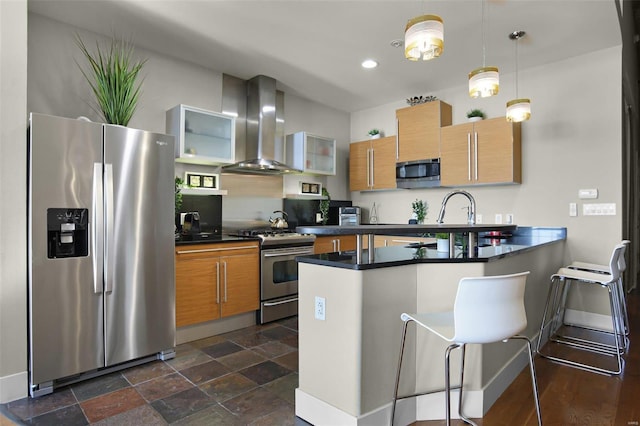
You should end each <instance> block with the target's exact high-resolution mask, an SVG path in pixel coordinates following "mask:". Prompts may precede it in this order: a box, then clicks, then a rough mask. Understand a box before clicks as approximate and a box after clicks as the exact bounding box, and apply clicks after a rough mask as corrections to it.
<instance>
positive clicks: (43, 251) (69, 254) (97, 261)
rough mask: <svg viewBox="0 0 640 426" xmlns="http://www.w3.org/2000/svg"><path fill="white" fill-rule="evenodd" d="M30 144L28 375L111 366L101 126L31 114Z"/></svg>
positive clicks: (38, 377) (50, 376) (35, 379)
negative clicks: (103, 246) (102, 239)
mask: <svg viewBox="0 0 640 426" xmlns="http://www.w3.org/2000/svg"><path fill="white" fill-rule="evenodd" d="M28 145H29V157H28V158H29V165H28V166H29V176H28V181H29V182H28V217H29V219H28V221H29V222H28V250H29V260H28V265H29V271H28V274H29V279H28V281H29V375H30V382H31V385H32V386H35V385H37V384H40V383H43V382H47V381H51V380H54V379H58V378H62V377H66V376H70V375H74V374H77V373H81V372H85V371H90V370H94V369H97V368H100V367H102V366H104V341H103V332H102V329H103V321H102V318H103V314H104V311H103V303H102V269H101V268H102V258H101V248H99V247H98V248H97V255H96V244H99V241H100V238H99V232H100V229H96V228H99V226H100V224H99V218H100V212H101V210H100V207H101V202H100V198H101V182H100V180H101V174H102V173H101V169H102V125H100V124H96V123H89V122H85V121H79V120H72V119H66V118H60V117H52V116H47V115H41V114H31V116H30V128H29V139H28ZM94 171H96V172H97V173H94ZM94 175H95V179H98V181H96V180H95V179H94ZM96 207H97V208H96ZM16 209H18V210H19V206H16ZM74 221H75V224H74ZM48 223H49V224H50V229H48V226H47V224H48ZM80 223H82V224H83V226H85V225H86V227H87V230H89V231H90V232H88V233H87V235H86V237H87V240H86V241H82V242H81V244H80V245H81V246H82V250H78V251H74V250H73V249H68V247H72V245H73V243H74V242H75V239H76V238H84V237H83V236H82V235H80V234H82V232H80V230H79V229H78V225H79V224H80ZM76 231H77V232H76ZM56 233H57V234H56ZM95 233H98V238H95V237H96V235H94V234H95ZM76 234H77V235H76ZM50 237H51V238H50ZM56 243H58V246H56Z"/></svg>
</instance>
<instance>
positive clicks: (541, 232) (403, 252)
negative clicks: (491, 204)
mask: <svg viewBox="0 0 640 426" xmlns="http://www.w3.org/2000/svg"><path fill="white" fill-rule="evenodd" d="M413 226H415V225H413ZM445 232H446V231H445ZM566 237H567V230H566V228H538V227H518V228H517V229H516V230H514V231H513V233H512V234H511V235H510V236H509V237H506V238H505V237H502V238H496V237H495V236H481V237H480V238H478V247H477V253H476V257H469V256H468V255H467V253H466V252H465V251H463V250H462V249H461V247H456V252H455V254H454V256H453V257H450V256H449V253H442V252H438V251H437V250H436V249H435V247H432V245H424V246H418V247H416V246H412V245H408V246H389V247H380V248H376V249H375V255H374V259H375V260H374V261H373V263H370V262H369V261H368V256H367V255H366V253H367V250H365V254H364V255H363V256H362V261H361V263H358V262H357V256H356V252H355V251H354V250H353V251H344V252H335V253H325V254H317V255H310V256H299V257H297V258H296V259H297V260H298V262H301V263H311V264H316V265H323V266H329V267H336V268H344V269H356V270H364V269H376V268H388V267H392V266H401V265H410V264H414V263H469V262H491V261H495V260H498V259H502V258H504V257H507V256H513V255H517V254H519V253H523V252H525V251H528V250H532V249H535V248H536V247H540V246H543V245H546V244H554V243H557V242H560V241H563V240H565V239H566Z"/></svg>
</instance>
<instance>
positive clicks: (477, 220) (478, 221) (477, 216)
mask: <svg viewBox="0 0 640 426" xmlns="http://www.w3.org/2000/svg"><path fill="white" fill-rule="evenodd" d="M476 223H482V215H481V214H480V213H478V214H477V215H476Z"/></svg>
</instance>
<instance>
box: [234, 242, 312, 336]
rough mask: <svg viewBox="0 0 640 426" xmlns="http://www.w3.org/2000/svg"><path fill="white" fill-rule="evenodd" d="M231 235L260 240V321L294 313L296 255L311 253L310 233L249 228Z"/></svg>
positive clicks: (296, 299)
mask: <svg viewBox="0 0 640 426" xmlns="http://www.w3.org/2000/svg"><path fill="white" fill-rule="evenodd" d="M233 235H237V236H244V237H254V238H256V237H257V238H259V239H260V314H259V321H260V324H264V323H266V322H271V321H275V320H278V319H281V318H286V317H290V316H292V315H297V314H298V263H297V262H296V260H295V259H296V256H302V255H308V254H313V243H314V241H315V239H316V236H315V235H312V234H298V233H296V232H291V231H288V230H268V229H267V230H265V229H258V230H256V229H253V230H248V231H240V232H238V233H235V234H233Z"/></svg>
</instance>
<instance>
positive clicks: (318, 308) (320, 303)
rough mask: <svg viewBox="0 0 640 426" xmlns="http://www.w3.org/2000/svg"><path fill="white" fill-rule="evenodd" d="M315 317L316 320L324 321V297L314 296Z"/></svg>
mask: <svg viewBox="0 0 640 426" xmlns="http://www.w3.org/2000/svg"><path fill="white" fill-rule="evenodd" d="M314 312H315V317H316V319H317V320H320V321H324V319H325V298H324V297H320V296H316V305H315V309H314Z"/></svg>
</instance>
